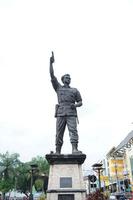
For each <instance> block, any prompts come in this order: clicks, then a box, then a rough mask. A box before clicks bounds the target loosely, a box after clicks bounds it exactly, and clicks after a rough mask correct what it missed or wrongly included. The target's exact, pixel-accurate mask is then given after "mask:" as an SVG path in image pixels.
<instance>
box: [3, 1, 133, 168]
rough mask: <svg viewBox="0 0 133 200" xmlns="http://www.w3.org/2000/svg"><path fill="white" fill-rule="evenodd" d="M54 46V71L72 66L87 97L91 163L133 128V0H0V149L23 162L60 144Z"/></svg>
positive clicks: (83, 120) (86, 143) (85, 144)
mask: <svg viewBox="0 0 133 200" xmlns="http://www.w3.org/2000/svg"><path fill="white" fill-rule="evenodd" d="M52 50H53V51H54V53H55V65H54V70H55V74H56V76H57V77H58V79H59V80H60V77H61V76H62V75H63V74H64V73H69V74H70V75H71V77H72V83H71V86H72V87H76V88H78V89H79V91H80V93H81V95H82V98H83V106H82V107H81V108H79V109H78V113H79V121H80V123H79V125H78V130H79V149H80V150H82V151H83V153H85V154H86V155H87V159H86V161H85V167H86V169H88V168H90V167H91V165H92V164H94V163H95V162H97V161H98V160H100V159H102V158H103V157H104V156H106V153H108V151H109V150H110V149H111V148H112V147H113V146H117V145H118V144H119V143H120V142H121V140H123V139H124V138H125V137H126V136H127V134H128V133H129V131H131V130H132V126H133V125H131V122H132V121H133V89H132V88H133V0H111V1H109V0H104V1H103V0H56V1H55V0H36V1H35V0H0V152H1V153H5V152H6V151H7V150H8V151H9V152H10V153H19V154H20V159H21V160H22V161H29V160H30V159H31V158H32V157H35V156H37V155H40V156H45V154H47V153H50V151H51V150H54V148H55V144H54V142H55V122H56V120H55V118H54V106H55V104H56V103H57V98H56V93H55V92H54V90H53V88H52V86H51V82H50V77H49V57H50V55H51V51H52ZM64 140H65V142H64V146H63V148H62V153H71V144H70V142H69V136H68V131H66V132H65V138H64Z"/></svg>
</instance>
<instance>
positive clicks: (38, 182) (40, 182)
mask: <svg viewBox="0 0 133 200" xmlns="http://www.w3.org/2000/svg"><path fill="white" fill-rule="evenodd" d="M43 184H44V183H43V180H42V179H36V180H35V188H36V190H37V191H43Z"/></svg>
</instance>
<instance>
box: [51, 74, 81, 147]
mask: <svg viewBox="0 0 133 200" xmlns="http://www.w3.org/2000/svg"><path fill="white" fill-rule="evenodd" d="M51 82H52V85H53V88H54V89H55V91H56V93H57V97H58V104H57V105H56V109H55V117H56V118H57V121H56V146H62V144H63V135H64V131H65V127H66V125H67V127H68V130H69V136H70V142H71V143H78V133H77V119H76V118H77V110H76V108H72V107H71V104H75V102H79V101H82V98H81V95H80V93H79V91H78V90H77V89H76V88H71V87H70V86H68V87H65V86H62V85H61V84H60V83H59V82H58V80H57V78H56V77H54V78H53V79H52V80H51Z"/></svg>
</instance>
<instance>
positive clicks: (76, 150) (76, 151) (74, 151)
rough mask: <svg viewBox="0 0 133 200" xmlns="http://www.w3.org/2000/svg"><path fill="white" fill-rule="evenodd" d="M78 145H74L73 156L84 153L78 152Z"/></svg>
mask: <svg viewBox="0 0 133 200" xmlns="http://www.w3.org/2000/svg"><path fill="white" fill-rule="evenodd" d="M77 147H78V144H77V143H72V154H81V153H82V151H79V150H78V148H77Z"/></svg>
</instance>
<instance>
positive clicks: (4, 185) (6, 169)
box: [0, 152, 20, 193]
mask: <svg viewBox="0 0 133 200" xmlns="http://www.w3.org/2000/svg"><path fill="white" fill-rule="evenodd" d="M18 157H19V154H17V153H14V154H9V152H6V153H5V154H0V178H1V179H0V190H1V191H2V192H3V193H5V192H8V191H9V190H10V189H12V188H13V187H14V184H15V179H14V177H15V171H16V167H17V166H18V165H19V163H20V161H19V159H18Z"/></svg>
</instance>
